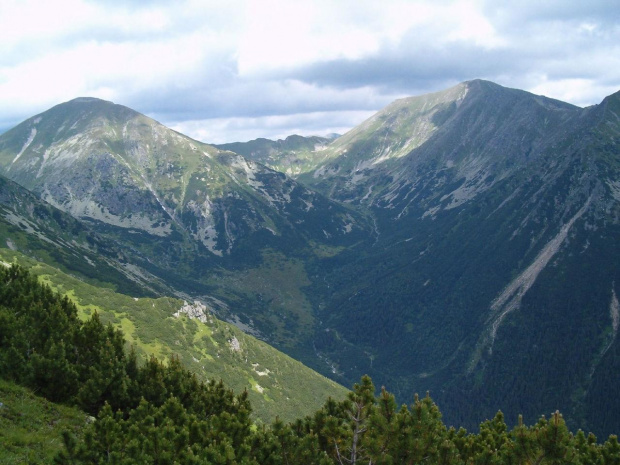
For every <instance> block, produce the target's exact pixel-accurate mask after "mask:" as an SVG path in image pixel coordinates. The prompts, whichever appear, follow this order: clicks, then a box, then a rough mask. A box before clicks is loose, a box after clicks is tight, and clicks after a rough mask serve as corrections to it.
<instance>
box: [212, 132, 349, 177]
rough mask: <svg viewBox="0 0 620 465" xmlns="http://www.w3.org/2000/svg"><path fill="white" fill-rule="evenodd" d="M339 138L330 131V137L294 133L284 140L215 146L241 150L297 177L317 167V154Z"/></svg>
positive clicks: (246, 155)
mask: <svg viewBox="0 0 620 465" xmlns="http://www.w3.org/2000/svg"><path fill="white" fill-rule="evenodd" d="M337 137H338V134H330V135H329V136H328V137H319V136H309V137H303V136H298V135H293V136H288V137H287V138H286V139H284V140H282V139H278V140H270V139H263V138H261V139H254V140H251V141H249V142H233V143H230V144H219V145H215V147H217V148H219V149H222V150H230V151H231V152H235V153H238V154H240V155H243V156H244V157H246V158H248V159H250V160H254V161H256V162H258V163H261V164H263V165H265V166H268V167H270V168H271V169H274V170H276V171H280V172H282V173H286V174H287V175H288V176H297V175H299V174H301V173H303V172H304V171H307V170H308V169H309V168H310V167H312V166H314V163H315V158H316V156H317V154H320V153H321V152H322V151H323V150H325V149H326V148H327V146H328V145H329V144H330V143H331V142H332V141H333V140H334V139H336V138H337Z"/></svg>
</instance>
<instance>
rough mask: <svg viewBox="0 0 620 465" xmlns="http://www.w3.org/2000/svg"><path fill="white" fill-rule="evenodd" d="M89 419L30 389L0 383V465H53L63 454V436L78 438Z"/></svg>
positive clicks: (82, 413)
mask: <svg viewBox="0 0 620 465" xmlns="http://www.w3.org/2000/svg"><path fill="white" fill-rule="evenodd" d="M88 421H89V418H88V417H87V415H86V414H84V412H82V411H80V410H78V409H75V408H70V407H66V406H63V405H58V404H54V403H52V402H49V401H48V400H46V399H44V398H42V397H38V396H37V395H36V394H35V393H33V392H32V391H30V390H29V389H26V388H23V387H21V386H17V385H15V384H13V383H10V382H8V381H5V380H3V379H0V444H1V447H0V463H2V464H5V465H18V464H24V463H52V460H53V457H54V455H56V453H58V452H59V451H60V450H62V444H63V443H62V432H63V431H70V432H71V433H72V434H74V435H76V436H77V437H78V438H79V437H81V432H82V429H83V428H84V427H85V426H86V424H87V422H88Z"/></svg>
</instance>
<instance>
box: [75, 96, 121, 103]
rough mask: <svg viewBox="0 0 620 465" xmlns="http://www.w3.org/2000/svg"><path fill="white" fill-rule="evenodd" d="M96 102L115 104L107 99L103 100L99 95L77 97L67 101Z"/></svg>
mask: <svg viewBox="0 0 620 465" xmlns="http://www.w3.org/2000/svg"><path fill="white" fill-rule="evenodd" d="M94 102H105V103H112V104H113V102H109V101H107V100H103V99H100V98H97V97H76V98H74V99H73V100H69V101H68V102H66V103H94Z"/></svg>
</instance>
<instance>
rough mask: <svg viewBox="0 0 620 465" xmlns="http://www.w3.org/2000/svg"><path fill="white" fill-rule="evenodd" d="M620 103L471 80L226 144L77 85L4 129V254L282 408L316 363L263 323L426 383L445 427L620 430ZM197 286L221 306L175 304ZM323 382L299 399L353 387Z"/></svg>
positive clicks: (402, 397) (345, 369)
mask: <svg viewBox="0 0 620 465" xmlns="http://www.w3.org/2000/svg"><path fill="white" fill-rule="evenodd" d="M618 115H620V93H616V94H613V95H611V96H609V97H607V98H606V99H605V100H604V101H603V102H601V103H600V104H599V105H594V106H591V107H587V108H579V107H575V106H573V105H570V104H567V103H564V102H560V101H557V100H553V99H549V98H546V97H542V96H538V95H533V94H530V93H528V92H525V91H521V90H517V89H509V88H505V87H501V86H499V85H497V84H494V83H491V82H488V81H480V80H475V81H468V82H464V83H461V84H459V85H457V86H455V87H453V88H451V89H447V90H445V91H442V92H438V93H434V94H429V95H423V96H417V97H410V98H405V99H401V100H398V101H396V102H394V103H392V104H391V105H389V106H388V107H386V108H385V109H384V110H381V111H380V112H378V113H377V114H376V115H374V116H373V117H371V118H370V119H369V120H367V121H366V122H364V123H362V124H361V125H359V126H358V127H356V128H354V129H352V130H351V131H349V132H348V133H346V134H344V135H342V136H340V137H338V138H335V139H331V138H319V137H309V138H303V137H300V136H295V137H289V138H287V139H286V140H284V141H267V140H266V139H262V140H261V139H259V140H256V141H251V142H248V143H236V144H225V145H220V146H213V145H208V144H205V143H202V142H199V141H195V140H192V139H190V138H189V137H186V136H184V135H182V134H179V133H177V132H175V131H172V130H170V129H168V128H166V127H164V126H162V125H161V124H159V123H158V122H156V121H154V120H152V119H150V118H148V117H146V116H144V115H141V114H139V113H137V112H134V111H133V110H130V109H128V108H126V107H122V106H120V105H115V104H112V103H111V102H105V101H102V100H98V99H90V98H80V99H75V100H72V101H70V102H67V103H64V104H60V105H58V106H56V107H54V108H52V109H50V110H48V111H47V112H44V113H42V114H40V115H36V116H34V117H32V118H30V119H28V120H26V121H24V122H23V123H22V124H20V125H18V126H17V127H15V128H13V129H11V130H9V131H7V132H6V133H4V134H2V135H0V187H1V190H0V247H2V248H3V249H2V260H3V261H5V262H11V261H12V260H14V259H15V257H19V258H18V261H19V262H20V263H28V264H29V266H31V267H33V268H34V269H35V270H43V269H45V270H46V271H44V272H37V274H40V276H41V277H42V278H44V279H46V280H48V281H49V282H50V283H52V284H53V286H54V287H55V288H56V289H59V290H61V292H64V293H68V294H70V295H71V292H74V293H75V294H74V295H72V296H74V297H75V300H76V301H77V303H78V304H79V305H80V309H81V310H80V311H84V312H85V311H86V310H85V309H86V308H90V307H89V305H93V306H95V307H96V308H97V309H98V310H97V311H100V312H101V314H102V319H104V321H106V322H107V321H110V322H113V323H114V324H115V325H117V326H119V327H122V328H124V329H125V330H126V331H125V332H126V335H127V337H128V338H129V340H130V341H132V342H135V343H136V344H137V346H138V347H139V348H140V350H141V351H142V353H143V355H150V354H153V355H157V356H159V357H164V358H165V356H167V355H169V354H171V353H174V352H175V351H176V350H181V349H182V350H183V351H184V352H183V353H185V354H187V355H184V359H183V361H184V363H186V364H187V366H188V367H190V368H192V370H194V371H196V372H197V373H198V372H201V370H202V368H204V371H205V372H212V373H216V374H220V373H223V372H222V371H221V370H226V369H224V368H222V367H221V364H219V363H216V360H215V359H217V356H216V354H217V353H218V350H219V355H220V356H221V357H223V356H224V353H226V357H227V358H226V363H225V366H228V367H229V369H228V371H230V372H231V373H228V374H227V375H226V376H232V375H233V373H232V372H235V371H236V370H237V368H234V367H243V368H242V369H241V368H239V370H241V371H239V372H237V373H234V376H236V377H237V378H235V377H229V378H226V381H227V383H230V385H231V387H234V388H235V390H237V389H243V388H244V387H245V388H246V389H248V390H249V392H250V396H251V398H252V404H253V405H257V407H256V411H257V415H258V416H259V417H261V418H264V419H265V421H268V418H270V417H269V415H270V414H271V413H270V412H271V410H272V409H273V404H274V403H275V404H278V405H282V404H285V403H286V402H285V401H284V400H283V399H285V398H287V397H288V398H289V399H293V398H294V396H293V394H292V392H293V391H295V392H300V391H299V390H300V389H302V388H303V386H302V384H304V383H306V381H300V380H302V379H303V380H306V379H312V378H313V377H314V376H318V375H315V374H312V373H311V372H310V370H308V371H307V372H306V371H304V374H303V375H301V374H300V373H301V372H302V370H306V368H305V367H304V368H303V369H302V368H301V366H302V365H301V364H299V365H297V364H296V363H297V362H293V361H292V359H288V358H286V359H284V358H283V359H280V358H276V356H275V355H273V356H272V355H269V356H267V355H265V354H266V353H267V351H268V350H271V349H267V345H266V344H264V343H267V344H270V345H272V346H273V347H275V348H276V349H278V350H280V351H282V352H284V353H286V354H288V356H290V357H292V358H293V359H296V360H299V361H300V362H302V363H303V364H305V365H306V366H307V367H309V368H311V369H313V370H316V371H318V372H319V373H321V374H323V375H325V376H327V377H329V378H331V379H332V380H334V381H336V382H338V383H341V384H344V385H346V386H350V385H351V384H352V383H353V382H356V381H357V380H359V379H360V378H361V377H362V376H363V375H365V374H369V375H370V376H371V377H372V379H373V380H374V382H375V383H376V385H377V386H382V385H384V386H386V388H387V389H389V390H390V391H391V392H394V393H395V395H396V398H397V399H398V401H399V402H403V403H411V402H412V399H413V395H414V393H416V392H419V393H425V392H426V391H430V392H431V394H432V396H433V399H434V400H436V401H437V402H438V404H439V405H440V406H441V408H442V413H443V418H444V421H445V422H446V424H447V425H462V426H464V427H466V428H468V429H475V428H476V427H477V426H478V425H479V424H480V423H481V422H482V421H484V420H485V419H487V418H491V417H492V416H493V415H494V414H495V412H496V411H497V409H501V410H502V412H504V414H505V415H506V418H507V420H508V423H509V424H514V423H515V422H516V421H517V416H518V415H519V414H523V416H524V417H525V419H526V421H528V422H533V421H535V419H536V418H538V417H539V416H540V415H542V414H549V412H552V411H555V410H557V409H559V410H560V411H562V412H564V414H565V418H566V421H567V423H568V425H569V426H570V427H571V428H573V429H575V430H576V429H577V428H582V429H584V430H586V431H594V432H595V433H596V434H597V435H601V436H602V437H605V436H606V435H608V434H610V433H617V432H618V431H620V423H619V420H618V419H619V418H620V402H619V401H617V399H616V396H613V395H612V393H613V392H614V386H616V385H617V382H618V381H620V379H618V376H619V375H618V373H620V371H618V369H617V368H618V364H619V363H620V347H619V346H618V343H617V338H616V337H615V334H616V332H617V326H618V316H617V315H618V311H617V307H618V306H617V298H616V295H617V290H616V283H620V274H619V273H620V269H619V268H618V266H617V264H618V263H620V204H619V197H618V189H617V184H618V179H620V119H619V117H618ZM31 260H34V261H31ZM48 267H53V269H55V270H58V271H54V272H52V271H51V269H52V268H48ZM52 275H56V278H54V279H52V278H48V277H46V276H52ZM86 286H94V287H88V288H87V287H86ZM79 289H82V290H81V293H79V292H78V290H79ZM86 289H88V290H86ZM96 289H100V290H96ZM104 291H105V292H104ZM107 292H110V293H112V292H115V293H116V294H106V293H107ZM100 293H101V296H102V297H100V300H98V301H93V302H90V300H89V298H88V297H87V296H88V295H97V294H100ZM120 294H124V295H125V296H124V297H120ZM109 295H115V296H116V297H114V298H110V297H104V296H109ZM110 299H111V301H113V302H115V305H116V308H114V307H109V306H106V304H105V302H106V300H110ZM135 299H137V300H135ZM175 299H176V300H175ZM614 299H615V300H614ZM143 301H144V302H146V303H149V304H152V305H154V307H151V309H153V308H155V309H156V310H151V309H149V311H148V312H147V311H146V309H144V308H142V307H141V305H142V304H141V302H143ZM183 301H185V302H186V303H188V305H190V304H191V303H193V302H194V301H197V302H200V305H204V306H205V307H204V308H208V317H207V316H205V318H207V320H208V321H207V323H209V324H211V323H210V322H211V321H214V322H215V321H217V323H213V325H214V326H212V327H209V324H206V323H205V322H202V321H200V320H199V319H198V320H197V319H196V318H193V319H192V318H189V317H186V316H182V317H179V318H175V317H174V316H173V315H174V314H175V312H178V310H179V309H180V308H182V307H183V308H185V307H184V305H183ZM172 302H174V304H172ZM159 305H162V307H161V308H160V307H159ZM191 305H193V304H191ZM191 305H190V307H191ZM196 305H198V304H196ZM200 305H198V306H196V307H191V308H194V310H191V311H190V310H188V312H190V314H191V312H192V311H194V312H196V311H198V310H196V309H199V308H203V307H201V306H200ZM164 307H165V308H164ZM93 308H94V307H93ZM121 309H122V310H121ZM141 315H142V316H141ZM211 319H213V320H211ZM167 326H170V328H174V331H176V333H175V336H172V335H170V334H169V335H167V336H164V334H166V333H167V331H168V330H171V329H170V328H167ZM150 327H151V328H152V327H159V329H158V331H161V333H157V334H158V335H157V336H154V335H153V334H154V333H152V332H151V330H150V329H148V328H150ZM216 327H217V328H218V331H220V333H221V336H218V337H219V338H220V339H218V337H216V336H215V335H214V334H216V333H214V331H216V329H215V328H216ZM239 328H240V329H242V330H243V332H241V331H240V330H239ZM244 333H246V334H248V335H247V336H246V335H245V334H244ZM159 334H162V335H159ZM250 336H256V337H257V338H258V339H260V340H262V341H264V342H259V341H257V340H255V339H253V338H252V339H250ZM232 340H236V341H237V342H238V343H239V346H237V343H235V344H234V347H241V348H243V347H246V345H247V347H249V346H250V344H253V345H252V347H255V348H253V349H249V348H248V349H246V350H247V352H246V353H244V354H243V355H242V354H240V353H238V352H237V351H236V349H234V347H233V349H234V350H231V349H228V348H227V349H226V350H223V349H222V347H227V344H228V342H226V341H232ZM250 340H251V341H252V342H251V343H250V342H249V341H250ZM213 341H215V342H217V344H216V343H215V342H213ZM176 342H179V344H176ZM198 342H199V343H200V344H198ZM162 344H163V346H162ZM162 347H166V349H165V350H163V349H162ZM218 347H219V348H220V349H217V348H218ZM177 348H178V349H177ZM207 348H208V350H207ZM213 350H215V352H213ZM270 353H271V352H270ZM274 353H275V352H274ZM260 354H263V355H260ZM192 357H194V358H192ZM209 357H210V358H209ZM260 357H264V358H260ZM269 357H274V358H271V359H270V358H269ZM278 357H279V356H278ZM282 357H285V356H284V355H282ZM245 358H247V360H245ZM268 359H269V360H271V361H269V362H267V360H268ZM195 360H198V361H195ZM207 360H209V362H207ZM282 360H287V361H286V362H283V361H282ZM255 363H256V364H257V365H256V366H254V365H253V364H255ZM284 367H287V369H289V368H288V367H291V368H290V369H291V370H293V371H292V372H291V373H290V374H288V372H285V371H282V372H281V373H279V374H278V381H277V383H276V381H275V380H273V383H272V384H270V385H269V386H267V384H266V381H267V380H269V379H271V378H272V376H271V375H272V374H274V373H277V370H278V369H279V368H282V370H284ZM218 370H220V371H218ZM261 373H262V374H265V373H267V375H266V376H265V375H261ZM221 376H222V378H223V379H224V378H225V376H224V374H221ZM285 378H286V379H290V380H296V381H299V382H300V383H302V384H298V385H291V387H287V388H284V387H283V385H284V382H283V381H282V380H283V379H285ZM228 379H230V381H228ZM317 379H318V378H317ZM235 380H236V381H235ZM248 383H249V384H248ZM278 383H280V384H282V386H280V387H282V390H279V389H280V388H279V387H276V386H277V385H278ZM320 384H321V386H323V387H321V388H318V387H317V388H307V389H306V390H305V391H303V393H302V394H301V395H299V397H298V398H295V402H296V403H295V404H294V407H291V408H290V410H288V411H287V412H286V413H285V414H281V417H282V418H287V419H289V418H290V419H293V418H296V417H299V415H297V416H296V415H295V414H294V412H299V413H301V411H302V406H303V404H304V402H305V401H304V400H303V399H307V398H308V396H309V395H312V394H311V392H315V393H316V398H315V399H314V401H316V402H319V397H321V398H324V396H325V395H326V394H328V393H329V395H339V394H341V393H342V392H344V391H343V390H340V388H339V387H338V386H337V385H336V384H335V383H332V382H327V380H325V381H321V383H320ZM286 389H289V390H288V391H287V390H286ZM276 393H277V394H276ZM261 399H262V400H261ZM319 404H320V402H319ZM316 405H317V404H316V403H309V404H308V408H309V409H310V411H312V410H315V409H316Z"/></svg>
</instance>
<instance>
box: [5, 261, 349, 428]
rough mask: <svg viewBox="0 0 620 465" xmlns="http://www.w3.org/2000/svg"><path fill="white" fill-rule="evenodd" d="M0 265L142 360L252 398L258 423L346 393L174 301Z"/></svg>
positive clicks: (43, 269) (204, 312)
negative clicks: (108, 329) (110, 331)
mask: <svg viewBox="0 0 620 465" xmlns="http://www.w3.org/2000/svg"><path fill="white" fill-rule="evenodd" d="M0 260H2V261H4V262H5V263H12V262H13V261H17V262H18V263H19V264H22V265H25V266H28V267H29V269H30V271H31V272H32V273H33V274H35V275H37V276H38V277H39V279H40V280H42V281H43V282H45V283H47V284H49V285H50V286H51V287H52V289H54V290H56V291H58V292H60V293H62V294H66V295H68V296H69V297H70V298H71V299H72V300H73V301H74V302H75V303H76V304H77V306H78V309H79V311H80V315H81V316H82V317H83V318H87V317H89V316H90V315H91V314H92V312H97V313H99V315H100V318H101V320H102V321H103V322H104V323H108V322H111V323H112V324H113V325H115V326H117V327H118V328H120V329H122V330H123V332H124V334H125V337H126V339H127V341H128V342H130V343H131V344H134V345H135V347H136V349H137V351H138V353H139V354H141V355H142V356H144V357H147V356H151V355H154V356H156V357H157V358H159V359H162V360H163V359H166V358H168V357H170V356H171V355H178V356H179V357H180V359H181V361H182V362H183V364H184V365H185V366H186V367H188V368H189V369H190V370H192V371H194V372H195V373H196V374H197V375H198V376H199V377H200V378H201V379H204V380H207V379H216V380H219V379H222V380H223V381H224V382H225V383H226V385H227V386H229V387H230V388H232V389H234V391H235V392H242V391H243V390H244V389H245V390H247V391H248V393H249V396H250V400H251V402H252V406H253V409H254V414H255V418H257V419H260V420H262V421H263V422H265V423H270V422H271V421H272V420H273V419H275V417H276V416H279V417H280V419H282V420H284V421H292V420H294V419H296V418H299V417H300V416H303V415H307V414H310V413H311V412H313V411H314V410H316V409H318V408H319V407H320V406H321V405H322V404H323V402H324V401H325V400H326V399H327V398H328V397H330V396H331V397H333V398H336V399H339V398H342V397H344V395H345V394H346V392H347V390H346V389H345V388H344V387H342V386H340V385H338V384H336V383H335V382H333V381H331V380H328V379H327V378H325V377H323V376H321V375H319V374H318V373H316V372H314V371H312V370H310V369H309V368H307V367H305V366H304V365H302V364H301V363H300V362H298V361H296V360H293V359H291V358H290V357H288V356H287V355H285V354H283V353H281V352H278V351H277V350H275V349H273V348H272V347H270V346H269V345H267V344H266V343H264V342H262V341H259V340H257V339H256V338H254V337H252V336H250V335H248V334H245V333H243V332H242V331H241V330H239V329H238V328H236V327H235V326H234V325H232V324H229V323H226V322H223V321H220V320H218V319H217V318H216V317H215V316H213V314H212V313H211V311H210V310H209V309H208V308H206V307H204V306H202V305H200V304H195V303H192V304H189V305H188V304H187V303H184V302H183V301H181V300H178V299H173V298H166V297H164V298H148V297H143V298H134V297H128V296H125V295H122V294H118V293H116V292H114V291H112V290H111V289H106V288H100V287H96V286H92V285H90V284H87V283H84V282H83V281H80V280H78V279H76V278H74V277H72V276H69V275H67V274H65V273H63V272H61V271H59V270H58V269H55V268H52V267H50V266H48V265H45V264H42V263H37V262H35V261H33V260H32V259H29V258H27V257H25V256H23V255H21V254H19V253H17V252H14V251H11V250H7V249H0Z"/></svg>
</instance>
